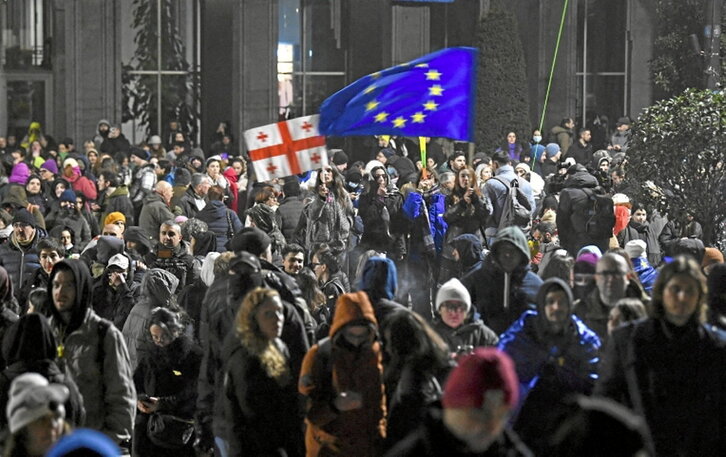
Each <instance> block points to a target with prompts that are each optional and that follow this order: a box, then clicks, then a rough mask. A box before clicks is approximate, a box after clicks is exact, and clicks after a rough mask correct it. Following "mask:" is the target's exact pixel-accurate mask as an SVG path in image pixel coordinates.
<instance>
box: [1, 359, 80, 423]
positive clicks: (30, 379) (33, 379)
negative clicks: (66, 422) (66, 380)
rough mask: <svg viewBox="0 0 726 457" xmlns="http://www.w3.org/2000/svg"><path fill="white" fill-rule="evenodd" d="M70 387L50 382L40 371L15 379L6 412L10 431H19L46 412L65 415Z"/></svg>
mask: <svg viewBox="0 0 726 457" xmlns="http://www.w3.org/2000/svg"><path fill="white" fill-rule="evenodd" d="M68 396H69V392H68V388H67V387H66V386H64V385H62V384H50V383H48V380H47V379H45V378H44V377H43V376H41V375H39V374H38V373H25V374H22V375H20V376H18V377H17V378H15V379H14V380H13V383H12V384H11V385H10V393H9V399H8V406H7V409H6V414H7V418H8V425H9V428H10V433H13V434H14V433H17V432H18V431H19V430H22V428H23V427H25V426H26V425H28V424H30V423H31V422H33V421H35V420H37V419H40V418H41V417H43V416H45V415H46V414H51V413H52V414H57V415H59V416H60V417H65V415H66V410H65V408H64V407H63V403H65V401H66V400H68Z"/></svg>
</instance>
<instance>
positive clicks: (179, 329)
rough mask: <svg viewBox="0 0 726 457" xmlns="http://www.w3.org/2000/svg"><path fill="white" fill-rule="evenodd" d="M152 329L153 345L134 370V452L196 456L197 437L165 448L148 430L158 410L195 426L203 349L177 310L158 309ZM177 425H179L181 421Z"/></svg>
mask: <svg viewBox="0 0 726 457" xmlns="http://www.w3.org/2000/svg"><path fill="white" fill-rule="evenodd" d="M148 332H149V333H150V334H151V339H152V340H153V344H152V347H150V348H149V350H147V351H145V352H143V356H142V357H141V359H140V360H139V365H138V367H137V368H136V371H135V372H134V384H135V385H136V396H137V403H136V406H137V408H138V412H137V414H136V423H135V426H134V439H133V446H134V455H136V456H138V457H144V456H149V457H163V456H170V457H171V456H173V457H193V456H194V455H195V453H194V448H193V444H194V439H193V436H191V435H190V436H189V439H188V440H187V441H186V442H182V441H181V440H179V441H178V442H176V443H169V444H175V445H176V447H175V448H172V447H165V446H164V445H160V443H159V441H158V440H156V439H155V437H154V436H151V435H150V434H149V433H148V430H147V428H148V423H149V420H150V419H151V417H152V415H153V414H154V413H158V414H163V415H170V416H174V417H175V419H169V420H174V421H177V422H179V423H181V424H186V425H191V423H192V418H193V417H194V405H195V404H196V398H197V378H198V377H199V366H200V365H201V362H202V350H201V349H200V348H199V346H198V345H197V344H196V343H194V341H193V340H192V339H191V338H190V337H189V336H187V335H184V334H183V325H182V323H181V322H180V320H179V317H178V316H177V315H176V313H174V312H173V311H170V310H168V309H166V308H155V309H154V310H153V311H152V312H151V319H150V321H149V328H148ZM176 425H179V424H178V423H177V424H176Z"/></svg>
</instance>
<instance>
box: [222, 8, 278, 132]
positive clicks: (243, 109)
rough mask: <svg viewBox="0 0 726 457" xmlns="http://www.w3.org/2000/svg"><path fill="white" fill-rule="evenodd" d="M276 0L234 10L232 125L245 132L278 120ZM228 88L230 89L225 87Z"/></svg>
mask: <svg viewBox="0 0 726 457" xmlns="http://www.w3.org/2000/svg"><path fill="white" fill-rule="evenodd" d="M277 16H278V2H277V0H239V1H235V2H234V6H233V9H232V24H233V29H232V86H231V87H230V88H228V89H229V91H230V92H231V102H232V123H233V125H234V126H235V127H236V128H237V129H238V130H237V132H235V136H236V138H239V143H240V145H242V144H244V140H243V139H242V132H244V131H245V130H246V129H250V128H252V127H255V126H258V125H264V124H269V123H272V122H276V121H277V106H278V93H277V40H278V37H277V34H278V17H277ZM225 89H227V88H225Z"/></svg>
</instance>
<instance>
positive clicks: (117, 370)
mask: <svg viewBox="0 0 726 457" xmlns="http://www.w3.org/2000/svg"><path fill="white" fill-rule="evenodd" d="M48 295H49V297H48V307H49V308H50V312H51V317H50V325H51V328H52V329H53V333H54V334H55V336H56V339H57V341H58V348H57V351H58V359H59V365H60V368H61V369H62V370H67V371H68V372H69V373H70V375H71V376H72V377H73V380H74V381H75V382H76V384H78V390H79V391H80V392H81V395H82V396H83V404H84V407H85V408H86V422H85V426H86V427H88V428H91V429H94V430H99V431H102V432H103V433H105V434H106V435H107V436H109V437H111V438H112V439H113V440H114V441H115V442H116V443H118V444H120V445H121V446H122V447H128V441H129V439H130V438H131V431H132V430H133V422H134V412H135V405H136V391H135V389H134V382H133V372H132V371H131V366H130V364H129V353H128V350H127V348H126V344H125V343H124V339H123V336H122V335H121V332H120V331H119V330H117V329H116V327H114V326H113V325H112V324H111V323H110V322H108V321H107V320H105V319H101V318H100V317H98V315H96V313H95V312H94V311H93V309H92V308H91V305H92V304H93V292H92V289H91V273H90V272H89V271H88V267H86V264H85V263H83V262H82V261H80V260H63V261H61V262H58V263H57V264H56V265H54V266H53V271H52V272H51V274H50V280H49V286H48Z"/></svg>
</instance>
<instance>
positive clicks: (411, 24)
mask: <svg viewBox="0 0 726 457" xmlns="http://www.w3.org/2000/svg"><path fill="white" fill-rule="evenodd" d="M429 12H430V10H429V7H428V6H402V5H394V6H393V30H392V40H391V47H392V54H393V62H392V64H393V65H397V64H400V63H404V62H408V61H409V60H413V59H416V58H419V57H421V56H423V55H424V54H428V53H429V50H430V48H431V46H430V41H431V40H430V38H429V30H430V26H429V21H430V14H429Z"/></svg>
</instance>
